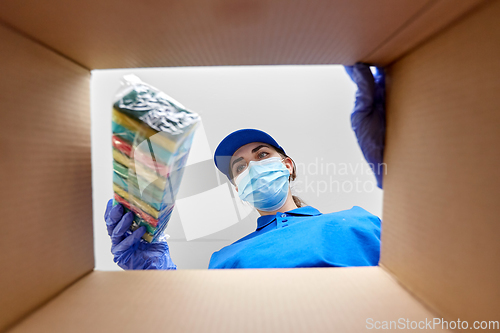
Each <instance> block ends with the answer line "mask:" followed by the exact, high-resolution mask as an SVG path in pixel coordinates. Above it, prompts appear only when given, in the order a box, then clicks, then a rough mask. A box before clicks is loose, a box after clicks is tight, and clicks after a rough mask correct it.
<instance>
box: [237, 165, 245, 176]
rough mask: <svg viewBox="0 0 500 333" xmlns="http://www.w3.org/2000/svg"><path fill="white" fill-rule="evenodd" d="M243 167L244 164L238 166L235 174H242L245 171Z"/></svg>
mask: <svg viewBox="0 0 500 333" xmlns="http://www.w3.org/2000/svg"><path fill="white" fill-rule="evenodd" d="M245 167H246V164H240V165H238V166H237V167H236V170H235V173H236V174H239V173H240V172H242V171H243V170H245Z"/></svg>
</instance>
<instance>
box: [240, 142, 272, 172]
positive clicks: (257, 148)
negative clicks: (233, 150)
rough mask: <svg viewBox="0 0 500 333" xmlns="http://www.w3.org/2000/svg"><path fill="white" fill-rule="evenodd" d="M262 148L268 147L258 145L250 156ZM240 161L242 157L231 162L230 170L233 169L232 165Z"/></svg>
mask: <svg viewBox="0 0 500 333" xmlns="http://www.w3.org/2000/svg"><path fill="white" fill-rule="evenodd" d="M262 147H266V148H269V146H268V145H259V146H257V147H255V148H254V149H252V154H253V153H255V152H257V151H258V150H259V149H260V148H262ZM242 159H243V157H238V158H237V159H235V160H234V161H233V163H231V169H232V168H233V166H234V164H235V163H237V162H239V161H241V160H242Z"/></svg>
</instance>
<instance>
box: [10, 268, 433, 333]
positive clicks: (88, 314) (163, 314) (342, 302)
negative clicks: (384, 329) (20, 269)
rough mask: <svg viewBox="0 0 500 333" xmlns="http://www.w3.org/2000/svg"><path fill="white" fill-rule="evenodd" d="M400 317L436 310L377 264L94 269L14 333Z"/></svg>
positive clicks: (246, 327)
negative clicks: (414, 296)
mask: <svg viewBox="0 0 500 333" xmlns="http://www.w3.org/2000/svg"><path fill="white" fill-rule="evenodd" d="M400 318H403V319H401V320H402V321H403V322H405V323H406V320H408V321H409V322H412V321H415V322H419V321H424V322H425V320H426V319H427V320H428V321H431V322H432V320H433V315H432V314H431V313H430V312H429V311H428V310H427V309H425V308H424V307H423V306H422V305H421V304H420V303H419V302H418V301H416V300H415V299H414V298H413V297H412V296H411V295H410V294H408V293H407V292H406V291H405V290H404V289H403V288H402V287H401V286H399V285H398V284H397V282H396V281H395V280H394V279H392V278H391V276H390V275H389V274H388V273H386V272H385V271H384V270H383V269H381V268H380V267H357V268H342V269H339V268H296V269H243V270H242V269H235V270H180V271H122V272H99V271H95V272H93V273H91V274H89V275H88V276H86V277H85V278H84V279H82V280H81V281H79V282H78V283H77V284H75V285H74V286H72V287H71V288H69V289H68V290H67V291H65V292H64V293H63V294H61V295H60V296H59V297H57V298H56V299H55V300H53V301H52V302H51V303H49V304H47V305H46V306H45V307H43V308H42V309H40V310H39V311H37V312H36V313H34V314H33V315H32V316H30V317H29V318H27V319H26V320H24V321H23V322H21V323H20V324H19V325H17V326H16V327H14V329H13V330H12V333H14V332H15V333H18V332H32V331H38V332H40V329H43V331H44V332H45V331H46V332H52V333H57V332H75V333H77V332H97V331H99V332H107V331H109V332H181V331H182V332H217V333H221V332H252V333H253V332H329V333H330V332H345V333H348V332H356V333H357V332H360V331H365V330H366V329H367V327H370V326H371V325H377V326H378V325H383V323H382V322H383V321H386V322H390V321H395V322H397V321H398V320H400ZM370 319H373V320H370ZM376 321H378V322H379V323H375V322H376ZM393 325H396V324H395V323H393ZM405 325H406V324H405ZM393 327H394V326H393ZM373 328H375V327H373ZM436 331H441V327H440V326H436Z"/></svg>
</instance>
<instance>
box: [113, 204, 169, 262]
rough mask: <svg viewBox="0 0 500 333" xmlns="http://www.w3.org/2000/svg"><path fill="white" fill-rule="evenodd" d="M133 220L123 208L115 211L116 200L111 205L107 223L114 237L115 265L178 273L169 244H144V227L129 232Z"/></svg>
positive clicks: (119, 206)
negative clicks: (171, 256)
mask: <svg viewBox="0 0 500 333" xmlns="http://www.w3.org/2000/svg"><path fill="white" fill-rule="evenodd" d="M133 219H134V215H133V213H132V212H128V213H126V214H125V215H124V214H123V206H122V205H120V204H117V205H116V206H114V207H113V199H111V200H109V201H108V204H107V206H106V212H105V213H104V220H105V221H106V226H107V229H108V235H109V236H110V237H111V253H113V256H114V262H115V263H117V264H118V266H120V267H121V268H123V269H177V266H176V265H175V264H174V263H173V262H172V259H171V258H170V251H169V248H168V244H167V243H166V242H155V243H148V242H146V241H144V240H142V236H143V235H144V233H145V232H146V228H145V227H144V226H141V227H140V228H138V229H137V230H135V231H134V232H132V233H130V232H128V230H129V229H130V226H131V225H132V222H133Z"/></svg>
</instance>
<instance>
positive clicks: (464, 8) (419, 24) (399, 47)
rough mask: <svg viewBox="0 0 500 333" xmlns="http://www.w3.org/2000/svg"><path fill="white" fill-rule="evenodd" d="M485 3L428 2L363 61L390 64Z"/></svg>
mask: <svg viewBox="0 0 500 333" xmlns="http://www.w3.org/2000/svg"><path fill="white" fill-rule="evenodd" d="M484 2H485V1H484V0H466V1H455V0H431V1H429V2H428V3H427V4H426V6H425V7H424V8H423V9H422V10H421V11H420V12H419V13H418V15H415V16H414V17H413V18H412V19H410V20H408V21H407V24H405V25H404V26H403V27H401V28H400V29H399V30H398V31H396V32H395V33H394V35H392V36H390V37H389V38H388V39H387V40H386V41H384V42H383V43H381V44H380V45H379V47H378V48H377V49H376V50H374V52H373V53H371V54H369V55H367V56H366V57H365V58H364V59H366V61H369V62H372V63H380V64H389V63H391V62H392V61H395V60H396V59H397V58H398V57H400V56H402V55H403V54H404V53H405V52H408V51H410V50H411V49H412V48H413V47H415V46H417V45H418V44H419V43H421V42H423V41H425V40H426V39H427V38H429V37H430V36H432V35H433V34H435V33H437V32H439V31H440V30H441V29H443V28H444V27H446V26H447V25H449V24H450V23H451V22H453V21H454V20H456V19H460V18H461V17H462V16H463V15H464V14H466V13H468V12H469V11H471V10H473V8H475V7H476V6H478V5H480V4H482V3H484Z"/></svg>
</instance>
